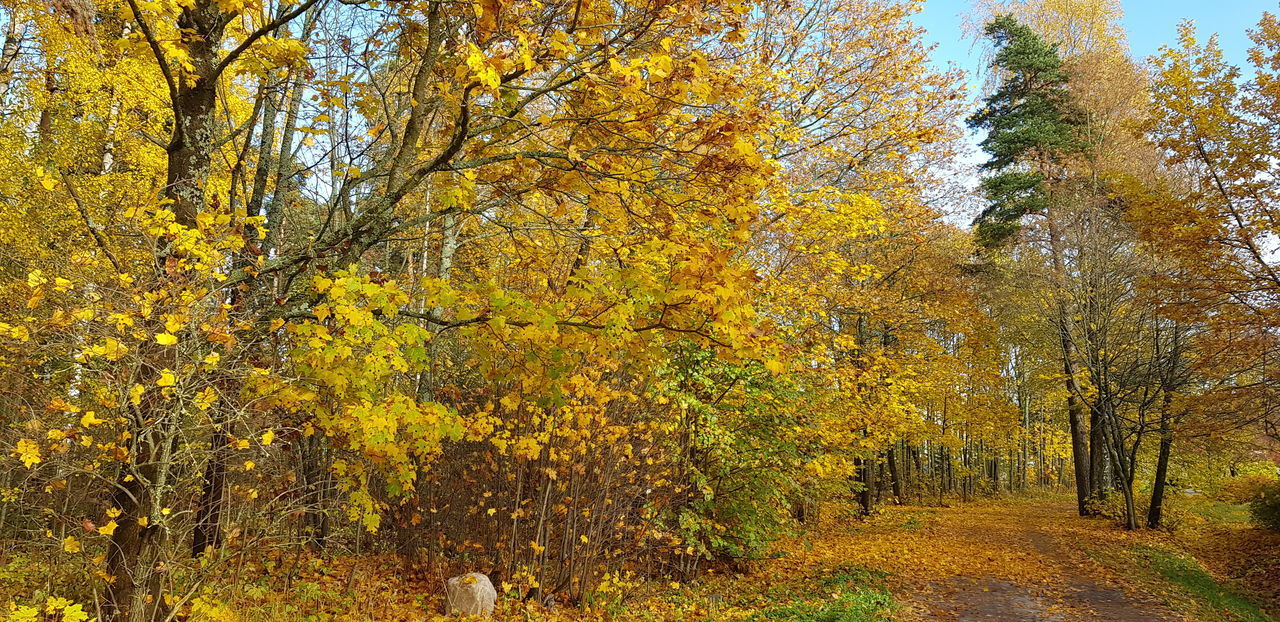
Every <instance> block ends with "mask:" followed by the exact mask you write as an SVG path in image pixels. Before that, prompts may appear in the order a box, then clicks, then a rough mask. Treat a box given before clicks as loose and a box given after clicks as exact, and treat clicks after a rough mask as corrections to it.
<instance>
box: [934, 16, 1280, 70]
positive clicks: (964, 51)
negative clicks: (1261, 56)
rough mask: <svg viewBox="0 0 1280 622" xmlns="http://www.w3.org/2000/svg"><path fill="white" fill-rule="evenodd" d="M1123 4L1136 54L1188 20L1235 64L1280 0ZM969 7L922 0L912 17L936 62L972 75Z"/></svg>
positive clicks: (1152, 48)
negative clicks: (965, 21)
mask: <svg viewBox="0 0 1280 622" xmlns="http://www.w3.org/2000/svg"><path fill="white" fill-rule="evenodd" d="M1122 6H1123V7H1124V26H1125V29H1126V30H1127V31H1128V33H1129V48H1130V50H1131V51H1132V52H1133V56H1134V57H1135V58H1136V59H1142V58H1146V57H1147V56H1150V55H1152V54H1155V53H1157V52H1158V51H1159V50H1160V46H1161V45H1164V44H1171V43H1173V42H1174V41H1176V39H1177V27H1178V22H1180V21H1182V20H1183V19H1191V20H1192V21H1194V22H1195V24H1196V27H1197V29H1198V31H1199V33H1200V35H1201V36H1202V37H1207V36H1208V35H1209V34H1210V33H1218V35H1219V37H1218V40H1219V42H1220V43H1221V45H1222V48H1223V51H1224V52H1225V54H1226V57H1227V60H1228V61H1230V62H1232V63H1233V64H1237V65H1244V64H1245V53H1246V51H1247V50H1248V49H1249V46H1250V41H1249V38H1248V36H1247V35H1246V33H1245V31H1246V30H1247V29H1249V28H1252V27H1254V26H1255V25H1256V24H1257V23H1258V18H1259V17H1261V16H1262V13H1263V12H1264V11H1270V12H1272V13H1280V0H1122ZM969 7H970V2H969V0H925V3H924V10H923V11H921V12H920V13H919V14H918V15H916V17H915V21H916V23H917V24H919V25H921V26H923V27H924V28H925V29H926V30H928V38H929V40H930V42H932V43H936V44H937V45H938V47H937V49H936V50H935V51H934V60H935V62H938V63H939V64H942V65H945V64H947V63H950V62H954V63H955V64H956V65H958V66H959V67H960V68H961V69H964V70H966V71H968V72H970V74H971V75H972V74H973V73H974V72H975V71H977V70H978V69H979V66H978V63H979V60H978V58H979V56H980V54H979V52H980V50H979V49H978V48H976V47H973V45H972V43H973V42H972V41H969V40H966V39H965V38H964V34H963V32H962V31H961V28H960V24H961V17H960V16H961V14H963V13H966V12H968V11H969ZM970 81H971V82H974V79H973V78H970Z"/></svg>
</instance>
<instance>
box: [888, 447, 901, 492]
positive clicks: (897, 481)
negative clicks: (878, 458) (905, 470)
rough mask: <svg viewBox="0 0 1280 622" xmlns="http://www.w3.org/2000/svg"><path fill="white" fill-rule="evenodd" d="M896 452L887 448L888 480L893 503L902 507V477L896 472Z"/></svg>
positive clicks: (891, 448)
mask: <svg viewBox="0 0 1280 622" xmlns="http://www.w3.org/2000/svg"><path fill="white" fill-rule="evenodd" d="M897 455H898V452H897V450H896V449H895V448H894V447H892V446H891V447H889V450H888V458H889V460H888V462H889V480H890V483H891V484H892V486H893V502H894V503H896V504H898V505H902V477H901V474H900V473H899V472H898V458H897Z"/></svg>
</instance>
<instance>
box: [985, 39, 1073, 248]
mask: <svg viewBox="0 0 1280 622" xmlns="http://www.w3.org/2000/svg"><path fill="white" fill-rule="evenodd" d="M985 33H986V35H987V36H988V37H990V38H991V40H992V42H993V43H994V45H995V47H996V54H995V58H994V59H993V60H992V63H991V67H992V68H994V69H996V70H998V71H1000V72H1001V73H1002V74H1004V76H1005V77H1004V81H1003V83H1002V84H1001V85H1000V87H999V88H998V89H997V90H996V91H995V93H993V94H991V95H990V96H989V97H987V98H986V99H984V100H983V108H982V110H979V111H978V112H976V113H974V114H973V115H972V116H970V117H969V119H968V123H969V127H970V128H974V129H984V130H987V136H986V138H985V139H983V141H982V142H981V143H980V144H981V145H982V148H983V150H984V151H986V152H987V153H988V154H990V156H991V158H990V159H989V160H988V161H987V162H986V163H984V164H983V165H982V169H983V170H984V171H988V172H990V173H993V174H992V175H990V176H989V177H986V178H985V179H983V180H982V189H983V191H984V192H985V193H986V195H987V199H988V200H989V201H990V204H989V205H988V206H987V208H986V209H985V210H983V212H982V214H980V215H979V216H978V218H977V220H976V221H975V224H976V225H977V227H978V239H979V241H980V242H981V243H982V244H983V245H984V246H986V247H988V248H993V247H998V246H1001V245H1002V244H1004V243H1005V242H1007V241H1008V240H1009V238H1011V237H1012V236H1013V235H1014V234H1015V233H1017V232H1018V229H1019V227H1020V221H1021V220H1022V217H1023V216H1025V215H1027V214H1037V213H1040V212H1043V211H1044V210H1045V208H1046V206H1047V202H1048V201H1049V200H1050V196H1051V189H1050V184H1048V183H1046V182H1052V181H1055V180H1058V179H1061V178H1063V177H1064V176H1065V167H1064V166H1063V163H1064V161H1065V160H1066V159H1067V158H1068V157H1069V156H1071V155H1075V154H1079V153H1081V152H1083V150H1084V148H1085V147H1086V146H1087V140H1086V138H1085V132H1084V131H1083V128H1084V125H1085V115H1084V113H1083V111H1082V110H1081V109H1080V108H1079V107H1078V106H1076V105H1075V104H1074V103H1073V102H1072V100H1071V94H1070V93H1069V92H1068V91H1067V87H1066V85H1067V80H1068V75H1067V72H1066V71H1065V70H1064V68H1063V66H1062V59H1061V58H1060V57H1059V56H1058V49H1057V46H1055V45H1052V44H1050V43H1048V42H1046V41H1045V40H1044V39H1043V38H1041V37H1040V36H1039V35H1037V34H1036V33H1035V32H1034V31H1032V30H1031V28H1029V27H1027V26H1026V25H1024V24H1021V23H1019V22H1018V20H1017V19H1015V18H1014V17H1013V16H1011V15H1001V16H999V17H997V18H995V19H993V20H991V22H990V23H988V24H987V26H986V29H985Z"/></svg>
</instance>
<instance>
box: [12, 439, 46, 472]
mask: <svg viewBox="0 0 1280 622" xmlns="http://www.w3.org/2000/svg"><path fill="white" fill-rule="evenodd" d="M13 455H15V456H17V457H18V459H20V460H22V464H24V465H26V467H27V468H28V469H29V468H31V467H32V466H33V465H35V464H38V463H39V462H40V446H39V445H37V444H36V442H35V441H32V440H28V439H25V438H24V439H21V440H19V441H18V444H17V446H16V447H15V448H14V450H13Z"/></svg>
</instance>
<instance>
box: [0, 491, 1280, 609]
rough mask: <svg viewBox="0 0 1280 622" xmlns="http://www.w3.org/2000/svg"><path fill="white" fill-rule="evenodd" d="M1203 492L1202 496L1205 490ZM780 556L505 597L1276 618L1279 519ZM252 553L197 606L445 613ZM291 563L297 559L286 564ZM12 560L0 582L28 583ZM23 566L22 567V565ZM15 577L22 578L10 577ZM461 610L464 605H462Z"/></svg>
mask: <svg viewBox="0 0 1280 622" xmlns="http://www.w3.org/2000/svg"><path fill="white" fill-rule="evenodd" d="M1193 502H1194V503H1193ZM824 512H825V516H824V517H823V520H822V522H821V524H820V525H819V526H818V527H817V528H816V529H814V530H812V531H813V534H814V535H813V536H811V537H807V538H795V539H789V540H786V541H784V542H781V543H779V546H778V549H777V552H776V556H775V557H773V558H771V559H767V560H761V561H758V562H753V563H752V564H750V565H747V566H738V567H735V568H728V567H719V568H712V569H710V570H709V571H708V573H707V574H706V575H704V577H702V578H700V579H699V580H697V581H696V582H693V583H689V584H677V583H671V582H666V581H654V582H647V583H638V584H634V585H627V586H625V587H624V588H623V589H619V590H615V591H614V592H613V594H611V595H607V596H605V597H602V598H599V599H597V600H596V601H595V602H593V603H589V604H588V605H589V606H587V607H560V608H557V609H554V610H546V609H543V608H542V607H541V606H536V605H534V606H525V605H522V604H520V603H519V602H518V601H516V600H514V599H508V598H500V599H499V610H498V612H497V615H496V616H495V617H496V618H497V620H502V621H516V620H519V621H521V622H535V621H537V622H587V621H592V622H595V621H600V620H612V621H616V622H686V621H689V622H694V621H697V622H730V621H734V622H767V621H790V622H870V621H888V620H896V621H900V622H911V621H918V620H943V621H962V620H974V621H993V620H995V621H1022V620H1027V621H1032V620H1050V621H1052V620H1061V621H1065V622H1077V621H1078V622H1086V621H1094V620H1098V621H1101V620H1106V621H1114V622H1123V621H1152V622H1165V621H1168V622H1174V621H1183V620H1194V621H1203V622H1232V621H1243V622H1276V620H1275V619H1273V618H1272V617H1270V616H1269V615H1268V613H1267V612H1266V607H1268V606H1276V604H1277V603H1280V534H1274V533H1268V532H1265V531H1262V530H1261V529H1258V528H1256V527H1253V526H1251V525H1250V524H1249V523H1248V522H1247V513H1245V512H1244V510H1243V506H1229V505H1225V504H1221V503H1214V502H1210V501H1208V500H1207V499H1181V500H1180V502H1179V504H1178V506H1177V510H1176V511H1175V512H1173V513H1172V514H1171V518H1172V519H1173V522H1174V523H1175V525H1176V527H1177V528H1176V529H1175V530H1174V531H1173V532H1172V533H1170V532H1166V531H1152V530H1138V531H1125V530H1124V529H1121V528H1119V527H1118V526H1117V525H1116V523H1115V522H1114V521H1113V520H1110V519H1105V518H1081V517H1080V516H1077V514H1076V512H1075V507H1074V502H1073V501H1072V500H1071V499H1069V498H1067V497H1064V496H1061V495H1041V496H1033V497H1013V498H1005V499H998V500H986V501H978V502H974V503H963V504H961V503H956V504H954V505H950V506H944V507H925V506H889V507H886V508H884V509H883V510H882V511H880V512H877V513H876V514H875V515H874V516H872V517H870V518H868V519H858V518H854V517H852V516H851V515H849V514H848V513H847V510H844V511H842V510H839V509H837V508H835V507H831V508H827V509H825V510H824ZM286 562H287V560H284V559H272V558H264V559H246V560H244V561H243V565H242V566H241V567H240V568H239V569H238V570H237V572H236V574H235V578H234V580H233V581H231V582H230V583H221V584H219V585H217V586H210V588H209V589H208V590H207V591H206V592H204V595H203V596H202V597H201V598H200V599H198V600H199V601H200V603H201V605H200V606H199V607H198V611H192V612H191V613H193V614H194V615H192V616H191V617H190V619H191V620H217V621H218V622H278V621H280V620H307V621H309V622H330V621H332V622H348V621H350V622H365V621H369V620H377V621H396V622H424V621H427V620H431V621H435V620H446V619H449V618H445V617H443V616H440V615H439V614H438V613H436V612H438V611H440V610H441V609H442V606H443V605H442V602H441V600H442V599H441V595H440V593H439V592H440V590H439V581H438V577H434V576H433V575H434V573H431V572H427V571H426V570H427V569H425V568H424V569H419V568H415V567H412V566H410V567H406V565H405V563H404V562H403V560H399V559H397V558H395V557H393V556H382V555H365V556H345V557H330V558H308V559H306V560H305V561H303V563H300V564H299V563H297V562H296V561H295V562H287V563H286ZM286 566H288V567H292V568H294V569H295V570H296V572H282V569H283V568H285V567H286ZM5 570H6V568H0V589H3V590H4V591H5V592H8V591H10V589H12V591H14V592H15V594H16V593H20V592H19V590H22V589H25V588H24V587H23V583H22V581H20V580H19V579H20V578H21V575H22V574H23V573H21V572H14V573H13V574H12V576H9V574H8V573H6V572H4V571H5ZM14 570H17V569H16V568H14ZM5 579H13V585H8V583H9V581H6V580H5ZM453 619H454V620H456V618H453Z"/></svg>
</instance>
